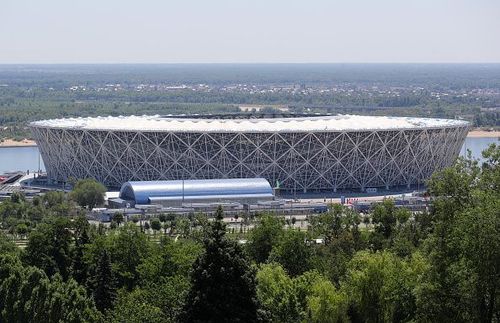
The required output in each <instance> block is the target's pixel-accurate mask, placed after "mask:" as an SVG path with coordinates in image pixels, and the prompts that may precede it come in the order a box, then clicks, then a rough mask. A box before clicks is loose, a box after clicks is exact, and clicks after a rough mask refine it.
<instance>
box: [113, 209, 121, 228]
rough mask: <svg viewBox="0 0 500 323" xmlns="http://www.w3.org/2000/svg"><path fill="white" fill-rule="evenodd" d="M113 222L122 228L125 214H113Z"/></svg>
mask: <svg viewBox="0 0 500 323" xmlns="http://www.w3.org/2000/svg"><path fill="white" fill-rule="evenodd" d="M112 221H114V222H115V223H116V225H117V226H120V224H121V223H122V222H123V213H121V212H116V213H115V214H113V217H112Z"/></svg>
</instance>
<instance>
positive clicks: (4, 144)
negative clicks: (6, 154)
mask: <svg viewBox="0 0 500 323" xmlns="http://www.w3.org/2000/svg"><path fill="white" fill-rule="evenodd" d="M35 146H36V142H35V141H34V140H30V139H23V140H21V141H17V140H13V139H4V140H2V141H1V142H0V148H10V147H35Z"/></svg>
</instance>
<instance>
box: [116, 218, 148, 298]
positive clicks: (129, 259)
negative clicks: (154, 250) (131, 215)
mask: <svg viewBox="0 0 500 323" xmlns="http://www.w3.org/2000/svg"><path fill="white" fill-rule="evenodd" d="M107 245H108V248H109V251H110V256H111V262H112V264H113V269H114V270H115V273H116V279H117V283H118V287H123V286H125V287H127V288H128V289H129V290H131V289H132V288H133V287H134V286H135V285H136V284H137V282H138V280H139V273H138V271H137V268H138V266H139V265H140V264H141V263H142V262H143V260H144V259H145V258H146V257H148V256H149V255H150V252H151V243H150V242H149V241H148V239H147V237H146V235H145V234H144V233H143V232H141V231H140V229H139V228H138V227H137V226H136V225H134V224H132V223H127V224H125V225H124V226H122V227H121V228H119V229H118V230H117V231H116V232H114V233H113V234H112V235H110V236H109V238H108V241H107Z"/></svg>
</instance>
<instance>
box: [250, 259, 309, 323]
mask: <svg viewBox="0 0 500 323" xmlns="http://www.w3.org/2000/svg"><path fill="white" fill-rule="evenodd" d="M256 277H257V296H258V299H259V302H260V304H261V306H262V307H263V309H264V310H265V311H266V313H267V317H268V319H269V320H270V321H271V322H298V321H300V319H301V310H302V309H301V308H300V304H299V300H298V298H297V295H296V290H295V288H294V284H293V281H292V279H291V278H290V276H288V275H287V273H286V272H285V270H284V269H283V267H282V266H281V265H279V264H277V263H271V264H262V265H261V267H260V269H259V271H258V272H257V276H256Z"/></svg>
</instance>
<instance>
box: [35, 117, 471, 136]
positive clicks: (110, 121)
mask: <svg viewBox="0 0 500 323" xmlns="http://www.w3.org/2000/svg"><path fill="white" fill-rule="evenodd" d="M30 125H31V126H33V127H47V128H68V129H86V130H116V131H172V132H309V131H365V130H385V129H387V130H397V129H422V128H446V127H457V126H467V125H468V122H466V121H461V120H452V119H431V118H412V117H385V116H358V115H335V116H331V115H327V116H308V117H286V118H285V117H278V118H257V119H255V118H249V119H242V118H238V119H212V118H200V117H199V116H193V117H192V118H190V117H189V116H185V115H184V116H182V117H176V116H160V115H152V116H146V115H144V116H118V117H111V116H109V117H88V118H67V119H52V120H41V121H35V122H32V123H31V124H30Z"/></svg>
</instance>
